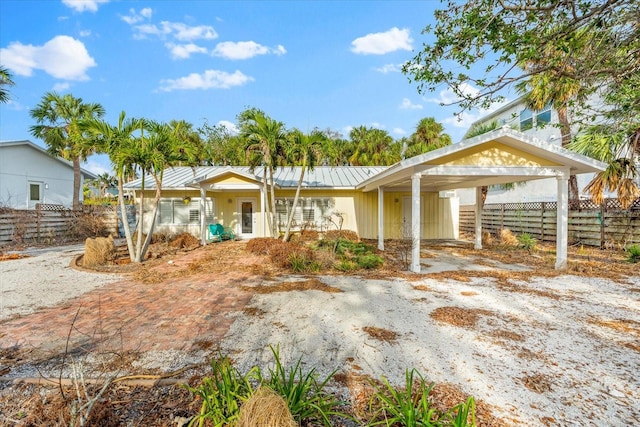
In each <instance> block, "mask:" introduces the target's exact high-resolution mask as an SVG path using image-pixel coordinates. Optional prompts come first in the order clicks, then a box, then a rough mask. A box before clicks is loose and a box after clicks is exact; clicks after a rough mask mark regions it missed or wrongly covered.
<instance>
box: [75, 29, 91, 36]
mask: <svg viewBox="0 0 640 427" xmlns="http://www.w3.org/2000/svg"><path fill="white" fill-rule="evenodd" d="M78 34H79V35H80V37H89V36H90V35H91V30H81V31H80V32H79V33H78Z"/></svg>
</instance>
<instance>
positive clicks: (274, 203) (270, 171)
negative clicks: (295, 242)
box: [269, 167, 278, 236]
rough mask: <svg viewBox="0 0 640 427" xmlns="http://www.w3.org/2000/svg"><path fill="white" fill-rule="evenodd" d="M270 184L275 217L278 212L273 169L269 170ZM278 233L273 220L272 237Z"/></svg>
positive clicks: (272, 211) (272, 213) (272, 212)
mask: <svg viewBox="0 0 640 427" xmlns="http://www.w3.org/2000/svg"><path fill="white" fill-rule="evenodd" d="M269 183H270V185H271V188H270V190H271V215H272V216H273V215H275V212H276V190H275V188H274V186H273V167H270V168H269ZM277 233H278V230H276V222H275V220H274V219H273V218H272V220H271V235H272V236H275V235H276V234H277Z"/></svg>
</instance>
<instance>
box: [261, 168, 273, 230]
mask: <svg viewBox="0 0 640 427" xmlns="http://www.w3.org/2000/svg"><path fill="white" fill-rule="evenodd" d="M262 187H263V188H264V204H265V205H266V206H264V214H265V215H266V216H267V227H269V230H273V225H272V223H273V218H272V217H271V204H270V203H269V192H268V191H267V168H266V166H265V168H264V169H263V170H262ZM265 231H266V230H265ZM271 237H276V235H275V234H273V233H272V234H271Z"/></svg>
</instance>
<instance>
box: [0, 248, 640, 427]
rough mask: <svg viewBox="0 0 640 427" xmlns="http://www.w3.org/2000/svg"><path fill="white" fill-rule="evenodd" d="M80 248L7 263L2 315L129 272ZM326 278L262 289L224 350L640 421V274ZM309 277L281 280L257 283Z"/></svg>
mask: <svg viewBox="0 0 640 427" xmlns="http://www.w3.org/2000/svg"><path fill="white" fill-rule="evenodd" d="M81 250H82V248H81V247H75V248H73V247H72V248H66V249H63V250H61V251H58V252H44V253H39V254H37V253H36V254H34V256H33V257H30V258H24V259H20V260H13V261H3V262H0V281H1V287H0V289H1V292H2V293H1V301H2V303H1V304H2V305H1V307H2V310H1V311H0V320H1V319H3V318H6V317H9V316H12V315H14V314H26V313H29V312H31V311H33V310H35V309H36V308H37V307H41V306H46V305H55V304H58V303H60V302H62V301H64V300H65V299H68V298H71V297H73V296H75V295H78V294H80V293H82V292H85V291H88V290H90V289H93V288H94V287H96V286H103V285H105V284H107V283H110V282H112V281H116V280H118V279H119V277H118V276H114V275H104V274H93V273H84V272H79V271H76V270H73V269H71V268H70V267H69V262H70V261H71V259H72V258H73V256H74V255H75V254H76V253H79V251H81ZM424 262H425V263H428V264H429V267H428V268H427V269H426V270H428V271H427V272H429V271H432V272H435V271H446V270H458V269H460V268H464V269H467V270H486V269H491V268H498V269H518V270H522V269H523V268H524V267H522V266H506V265H499V264H495V265H494V266H493V267H491V266H488V265H489V263H486V262H485V263H477V264H476V263H474V262H473V260H469V259H465V258H462V257H460V256H456V254H455V252H454V253H447V254H445V253H439V254H438V255H437V258H427V259H425V260H424ZM25 272H28V273H25ZM532 276H535V274H534V272H532ZM319 279H320V280H321V281H322V282H323V283H325V284H327V285H329V286H332V287H334V288H336V289H338V290H340V291H342V292H331V293H329V292H323V291H319V290H307V291H288V292H272V293H256V294H255V295H254V296H253V298H252V300H251V302H250V308H251V309H250V310H245V311H244V312H239V313H237V314H236V315H235V322H234V323H233V325H232V327H231V330H230V331H229V333H228V334H227V336H226V337H225V339H224V341H223V342H222V351H223V353H227V354H230V355H232V357H233V359H234V361H235V363H236V365H237V367H238V368H239V369H240V370H241V371H246V370H248V369H249V368H250V367H251V366H254V365H260V366H262V367H263V368H268V367H270V366H272V362H273V357H272V353H271V350H270V348H269V346H270V345H274V346H276V345H277V346H279V348H280V354H281V356H282V359H283V361H284V362H285V364H290V362H295V360H296V359H297V358H298V357H302V360H303V363H304V364H305V365H306V366H308V367H315V368H316V369H318V372H319V373H320V375H326V374H328V373H329V372H331V371H333V370H334V369H336V368H339V369H341V370H351V371H352V372H355V373H358V374H365V375H370V376H372V377H374V378H380V377H381V376H385V377H387V378H388V379H389V380H390V382H391V383H393V384H396V385H400V384H402V383H403V380H404V372H405V369H407V368H416V369H417V370H418V371H419V372H421V373H422V374H423V375H424V376H425V377H426V378H427V380H429V381H434V382H438V383H440V382H445V383H452V384H455V385H456V386H457V387H459V388H461V389H462V390H463V391H464V392H466V393H468V394H471V395H473V396H475V397H476V398H478V399H481V400H483V401H484V402H486V403H487V404H490V405H492V406H493V410H494V415H497V416H499V417H501V418H502V419H504V420H507V421H509V422H510V424H512V425H517V426H546V425H554V426H555V425H558V426H592V425H593V426H602V425H606V426H631V425H640V376H639V375H638V374H639V373H640V276H636V277H632V278H630V279H629V281H628V282H625V283H617V282H614V281H611V280H607V279H602V278H585V277H576V276H571V275H566V276H559V277H554V278H536V277H532V278H531V280H530V281H527V282H518V283H511V286H509V287H505V286H499V284H498V283H497V282H496V280H495V279H493V278H490V277H478V278H473V279H472V280H471V281H470V282H460V281H455V280H450V279H446V280H435V279H432V278H427V277H425V278H424V279H421V280H418V281H411V282H409V281H407V280H403V279H395V280H370V279H368V280H364V279H361V278H358V277H346V276H323V277H319ZM306 280H310V279H309V278H306V277H292V276H289V277H279V278H276V279H273V280H271V281H265V282H263V283H261V284H260V285H258V286H261V287H268V286H278V285H279V284H281V283H282V282H284V281H306ZM63 285H64V286H63ZM43 286H46V290H45V291H43ZM439 310H445V311H446V310H449V311H450V312H453V313H454V314H455V313H458V314H460V315H461V317H462V318H463V320H464V319H467V318H469V319H471V320H474V319H473V316H475V320H476V321H475V322H473V321H470V322H468V323H464V322H462V323H458V324H457V325H456V324H455V323H456V322H453V323H454V324H452V323H447V322H444V321H442V320H439V319H441V318H439V317H438V316H436V313H438V311H439ZM456 310H458V311H456ZM467 315H473V316H471V317H469V316H467ZM454 317H455V316H454ZM367 327H369V328H371V327H373V328H380V329H381V330H385V331H390V332H393V333H395V334H396V335H395V339H393V340H390V341H382V340H379V339H376V338H375V337H373V336H371V335H370V334H368V333H367V332H366V330H367V329H368V328H367ZM172 357H175V355H174V356H172Z"/></svg>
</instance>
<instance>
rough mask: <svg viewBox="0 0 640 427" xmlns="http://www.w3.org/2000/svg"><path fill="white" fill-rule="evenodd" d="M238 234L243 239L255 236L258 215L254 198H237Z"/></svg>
mask: <svg viewBox="0 0 640 427" xmlns="http://www.w3.org/2000/svg"><path fill="white" fill-rule="evenodd" d="M238 215H239V218H238V230H237V233H238V236H239V237H241V238H244V239H251V238H253V237H255V234H256V226H257V223H258V217H257V212H256V199H255V198H249V197H247V198H238Z"/></svg>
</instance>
